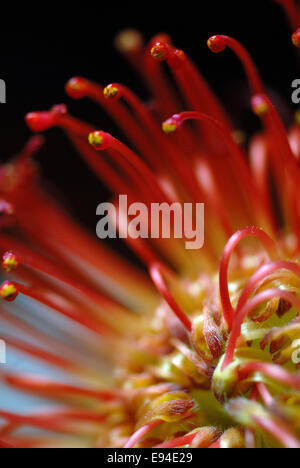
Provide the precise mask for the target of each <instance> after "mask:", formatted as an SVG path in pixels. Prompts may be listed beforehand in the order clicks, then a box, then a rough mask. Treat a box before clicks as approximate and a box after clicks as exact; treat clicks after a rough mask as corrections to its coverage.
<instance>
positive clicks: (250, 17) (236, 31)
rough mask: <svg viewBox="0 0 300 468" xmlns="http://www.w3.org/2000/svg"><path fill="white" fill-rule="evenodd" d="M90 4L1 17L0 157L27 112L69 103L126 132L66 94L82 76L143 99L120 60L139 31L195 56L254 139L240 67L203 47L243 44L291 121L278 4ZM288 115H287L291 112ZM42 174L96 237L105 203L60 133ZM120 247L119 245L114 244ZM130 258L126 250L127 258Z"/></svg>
mask: <svg viewBox="0 0 300 468" xmlns="http://www.w3.org/2000/svg"><path fill="white" fill-rule="evenodd" d="M124 4H125V2H122V6H120V5H118V4H117V3H116V2H110V3H108V2H107V3H105V4H104V3H103V2H98V3H97V4H94V3H89V2H84V3H83V2H78V3H73V2H72V3H63V2H61V3H60V4H55V3H52V2H51V4H49V5H47V4H40V5H39V6H36V5H34V6H31V5H30V4H28V2H26V5H25V6H24V5H23V4H22V6H20V5H13V8H11V10H12V11H8V12H7V13H4V12H2V13H1V16H2V21H1V31H0V57H1V64H0V78H1V79H4V80H5V81H6V84H7V104H6V105H0V121H1V132H0V138H1V150H0V152H1V153H0V158H1V161H7V160H8V159H9V158H10V157H11V156H12V155H14V154H15V153H16V152H17V151H18V150H19V149H20V148H21V147H22V145H23V144H24V143H25V142H26V140H27V138H28V137H29V136H30V132H29V130H28V129H27V128H26V125H25V123H24V115H25V114H26V113H27V112H29V111H35V110H45V109H48V108H49V107H50V106H52V105H53V104H58V103H62V102H64V103H66V104H67V106H68V108H69V111H70V113H71V114H73V115H74V116H76V117H79V118H82V119H83V120H86V121H89V122H91V123H93V124H94V125H96V126H97V127H98V128H99V129H103V130H107V131H109V132H111V133H112V134H114V135H115V136H121V135H120V134H119V132H118V130H117V127H116V126H115V125H114V124H113V123H112V122H111V121H110V120H109V119H108V118H107V117H106V115H105V113H104V111H102V110H101V109H99V108H97V107H96V105H95V104H93V103H91V102H88V101H85V100H83V101H72V100H71V99H69V98H68V97H67V96H66V95H65V93H64V85H65V83H66V81H67V80H68V79H69V78H70V77H72V76H76V75H80V76H84V77H87V78H89V79H91V80H94V81H98V82H99V83H101V84H108V83H110V82H113V81H117V82H122V83H124V84H126V85H127V86H129V87H130V88H132V89H133V90H135V92H136V93H137V94H138V95H139V96H140V97H141V98H143V99H144V100H147V99H149V95H148V93H147V90H146V89H145V87H144V86H143V83H141V82H140V80H139V78H138V77H137V75H136V74H135V72H134V71H133V70H132V69H131V68H130V66H129V65H128V64H127V62H126V61H125V60H124V58H123V57H122V56H121V55H120V54H119V53H118V52H117V51H116V49H115V47H114V39H115V36H116V34H117V33H118V32H119V31H120V30H122V29H125V28H136V29H138V30H140V31H141V32H142V33H143V34H144V36H145V39H146V40H149V39H150V38H151V36H153V35H154V34H156V33H158V32H162V31H163V32H167V33H169V34H170V35H171V36H172V38H173V41H174V44H175V45H176V47H178V48H181V49H183V50H185V52H186V53H187V54H189V55H190V56H191V57H192V59H193V60H194V61H195V63H196V64H197V65H198V67H199V69H200V70H201V71H202V73H203V75H204V76H205V77H206V79H207V80H208V82H209V83H210V84H211V86H212V88H213V89H214V90H215V92H216V93H217V95H218V96H219V97H220V99H221V100H222V102H223V103H224V106H225V108H226V109H227V111H228V114H229V115H230V117H231V118H232V120H233V121H234V123H235V125H236V127H237V129H239V130H245V131H247V132H248V133H252V132H254V131H255V130H256V128H258V121H257V120H256V118H255V117H253V115H252V113H251V111H250V109H249V96H250V95H249V90H248V87H247V81H246V79H245V76H244V73H243V70H242V68H241V65H240V63H239V62H238V60H237V59H236V57H235V56H234V55H233V53H231V52H230V51H227V52H225V53H223V54H219V55H218V56H216V55H214V54H212V53H211V52H210V51H209V50H208V48H207V47H206V40H207V39H208V37H209V36H211V35H213V34H228V35H231V36H233V37H235V38H237V39H239V40H240V41H241V42H242V43H243V44H244V45H245V46H246V47H247V49H248V50H249V52H250V53H251V54H252V56H253V58H254V59H255V61H256V63H257V65H258V68H259V70H260V72H261V74H262V76H263V79H264V81H265V83H266V84H267V86H268V87H269V88H270V89H272V92H274V93H276V94H277V95H278V96H280V98H279V97H278V102H279V103H280V109H281V112H282V115H283V117H284V119H285V120H286V121H287V122H288V120H290V119H291V118H292V115H293V111H295V110H296V108H295V107H296V106H295V105H293V104H292V103H291V82H292V81H293V80H294V79H295V78H298V77H299V73H298V72H299V70H298V66H297V56H296V55H297V52H296V50H295V48H293V46H292V45H291V40H290V29H289V25H288V23H287V21H286V18H285V16H284V13H283V10H282V9H281V7H280V6H279V5H278V4H276V3H275V2H274V1H272V0H251V1H246V0H244V1H236V0H235V1H234V0H231V1H230V0H226V1H222V0H220V1H214V2H209V1H206V2H205V1H199V2H193V3H192V2H183V3H180V4H179V5H178V6H177V5H176V3H172V2H156V3H154V2H142V3H139V4H138V6H136V5H135V3H134V2H131V3H129V2H126V5H124ZM286 109H288V110H286ZM37 159H38V162H39V164H40V166H41V170H42V172H43V174H44V175H45V176H46V178H47V180H49V181H50V182H51V183H52V185H53V186H54V187H55V189H56V190H57V191H58V192H59V193H61V199H62V200H63V203H64V204H65V205H66V207H67V209H68V210H69V211H70V212H72V213H73V214H74V216H76V218H77V219H79V220H80V221H81V222H82V223H83V224H85V225H86V226H87V227H88V229H90V230H91V231H92V232H95V226H96V215H95V209H96V206H97V205H98V203H100V202H101V201H103V200H104V199H107V197H109V192H108V191H107V190H106V188H105V187H104V186H101V184H100V183H99V181H98V180H97V179H96V177H95V176H94V175H93V174H92V173H91V172H90V171H89V169H88V167H87V166H86V165H85V164H84V163H83V162H82V160H81V159H80V157H79V156H78V155H77V154H76V152H75V151H74V149H73V148H72V147H71V145H70V144H69V142H68V141H67V139H66V138H65V136H64V135H63V133H62V132H61V131H60V130H58V129H54V130H51V131H49V132H47V134H46V145H45V148H44V149H43V150H42V152H41V153H40V154H39V156H38V158H37ZM114 247H115V248H117V249H120V250H123V251H124V252H125V254H128V252H127V251H126V248H125V247H124V246H123V245H122V246H119V245H116V244H115V245H114ZM128 255H129V254H128Z"/></svg>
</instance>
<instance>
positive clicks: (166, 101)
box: [0, 0, 300, 448]
mask: <svg viewBox="0 0 300 468" xmlns="http://www.w3.org/2000/svg"><path fill="white" fill-rule="evenodd" d="M280 3H282V4H283V6H284V7H285V8H286V11H287V13H288V15H289V16H290V19H291V22H292V25H293V28H294V30H295V29H296V28H297V26H298V19H299V15H298V12H297V9H296V7H294V4H293V3H292V2H290V1H288V0H286V1H281V2H280ZM298 36H299V31H297V32H296V33H294V35H293V43H294V44H295V45H296V46H299V43H300V41H299V40H298V39H299V37H298ZM117 44H118V47H119V49H120V50H121V51H122V52H123V53H124V54H125V55H126V56H127V58H128V59H129V60H130V61H131V62H132V63H133V64H134V66H135V67H136V69H137V70H138V72H139V73H140V74H141V75H142V76H143V78H145V79H146V81H147V83H148V85H149V87H150V89H151V91H152V94H153V97H154V99H153V103H152V104H151V106H150V107H149V106H145V105H144V104H142V103H141V102H140V100H139V99H138V98H137V97H136V95H135V94H134V93H133V92H132V91H130V90H129V89H127V88H126V87H125V86H124V85H121V84H118V83H113V84H110V85H108V86H106V87H104V88H101V87H100V86H99V85H97V84H94V83H91V82H90V81H87V80H86V79H84V78H79V77H76V78H73V79H71V80H70V81H69V82H68V83H67V85H66V91H67V93H68V95H69V96H71V97H73V98H75V99H81V98H84V97H86V98H90V99H92V100H94V101H96V102H97V103H99V104H100V105H101V106H102V107H104V108H105V109H106V110H107V112H109V113H110V114H111V116H112V117H113V118H114V119H115V120H116V122H117V124H118V125H119V126H120V127H121V129H122V130H123V132H124V137H125V138H126V140H127V141H128V146H127V145H125V144H124V143H122V142H120V141H119V140H117V139H115V138H114V137H113V136H112V135H110V134H109V133H106V132H104V131H103V130H97V129H96V128H92V127H91V126H90V125H88V124H86V123H83V122H81V121H79V120H76V119H74V118H73V117H71V116H70V115H69V114H68V112H67V109H66V107H65V106H64V105H59V106H55V107H54V108H52V109H51V110H50V111H47V112H34V113H31V114H28V115H27V117H26V121H27V123H28V125H29V127H30V128H31V129H32V130H33V131H35V132H41V131H44V130H47V129H48V128H51V127H53V126H59V127H61V128H63V129H64V131H65V132H66V134H67V135H68V137H69V138H70V139H71V141H72V142H73V144H74V145H75V147H76V148H77V149H78V151H79V153H80V154H81V155H82V157H83V158H84V159H85V160H86V162H87V163H88V164H89V165H90V166H91V167H92V168H93V169H94V171H95V173H96V174H97V175H98V176H99V178H100V179H101V180H102V181H103V182H104V183H105V184H107V185H108V187H109V188H110V189H111V190H112V192H113V193H114V194H115V196H117V195H118V194H127V195H128V198H129V200H130V201H132V202H133V201H143V202H144V203H146V204H147V205H148V204H150V203H151V202H159V203H163V202H168V203H170V202H173V201H181V202H185V201H189V202H190V201H192V202H199V201H201V202H205V204H206V225H205V230H206V242H205V246H204V248H203V249H201V250H200V251H187V250H186V249H185V248H184V242H183V241H182V240H179V239H170V240H163V239H152V240H145V239H132V238H129V239H126V241H127V242H128V243H129V245H130V247H131V248H132V249H133V251H134V252H135V253H136V254H137V255H138V256H139V257H140V258H141V260H142V261H143V262H144V264H145V266H146V267H147V270H148V273H149V275H148V276H147V275H146V274H145V273H144V272H143V271H140V270H138V268H136V267H135V266H132V265H129V264H127V262H125V261H124V260H122V259H121V258H118V256H116V255H115V254H114V253H113V252H112V251H110V250H108V249H107V248H106V247H105V246H102V245H101V244H100V243H99V241H96V240H95V239H94V238H93V237H92V236H90V235H89V234H87V233H86V232H85V231H84V230H83V229H82V228H81V227H79V226H78V225H77V224H76V223H75V222H74V221H73V220H72V219H70V217H69V216H68V214H66V213H65V212H64V210H63V209H62V208H61V205H60V204H59V202H58V201H55V200H54V199H53V198H52V197H51V196H50V195H49V194H48V193H47V192H46V190H45V189H44V186H43V182H42V180H41V177H40V176H39V174H38V171H37V168H36V165H35V164H34V162H33V155H34V154H35V152H36V151H37V150H38V149H39V147H40V145H41V144H42V138H41V137H40V136H37V137H33V139H32V140H30V142H29V144H28V145H27V147H26V148H25V149H24V151H23V152H22V153H21V154H20V155H19V156H18V157H16V158H15V160H14V161H12V163H11V164H9V165H6V166H2V168H1V172H0V177H1V203H0V207H1V223H2V226H1V227H2V229H1V234H0V246H1V249H2V253H3V264H2V265H3V268H4V270H5V271H6V272H7V274H8V275H9V277H8V278H6V280H5V282H4V283H3V284H2V287H1V290H0V294H1V296H2V298H3V299H5V300H7V301H8V302H13V301H14V302H13V304H8V305H7V306H6V304H5V302H3V306H2V307H1V322H2V323H3V324H4V325H5V326H3V327H2V329H3V331H4V332H3V333H2V336H1V337H2V338H3V339H4V340H5V342H6V343H7V345H8V347H9V349H14V350H16V351H18V352H21V353H23V354H24V355H27V356H30V357H31V358H32V359H33V360H34V361H35V362H40V363H42V364H44V365H45V371H44V375H41V368H40V367H38V368H37V370H35V373H33V372H32V370H31V371H30V372H29V371H28V370H27V366H26V365H25V364H24V361H21V362H22V363H21V364H20V363H19V364H17V365H16V366H12V368H11V367H10V366H9V365H8V366H1V381H2V385H3V387H5V388H7V393H4V395H6V397H2V399H1V401H2V403H1V410H0V418H1V421H2V425H1V429H0V446H1V447H59V446H63V447H77V446H80V447H160V448H163V447H164V448H175V447H194V448H197V447H202V448H207V447H214V448H223V447H231V448H235V447H277V446H278V447H281V446H283V447H298V448H299V447H300V374H299V372H298V371H299V364H295V363H294V362H293V359H292V356H293V353H294V352H295V349H294V347H293V343H294V340H295V339H297V338H299V337H300V321H299V312H300V299H299V293H300V286H299V285H300V266H299V254H300V210H299V203H298V196H297V194H298V187H299V184H300V169H299V158H300V149H299V148H300V130H299V123H298V124H295V125H294V126H293V127H292V128H291V129H290V130H289V132H287V131H286V129H285V128H284V126H283V124H282V123H281V120H280V117H279V115H278V113H277V111H276V109H275V107H274V106H273V104H272V103H271V101H270V99H269V98H268V97H267V94H266V91H265V88H264V85H263V84H262V82H261V79H260V76H259V74H258V72H257V70H256V68H255V65H254V64H253V62H252V59H251V58H250V56H249V55H248V53H247V52H246V50H245V49H244V48H243V46H242V45H241V44H240V43H239V42H237V41H236V40H234V39H232V38H231V37H228V36H220V35H219V36H213V37H211V38H210V39H209V41H208V46H209V48H210V49H211V50H212V51H213V52H216V53H218V52H221V51H222V50H224V49H225V48H226V47H227V48H230V49H232V50H233V51H234V52H235V53H236V54H237V55H238V57H239V58H240V59H241V61H242V64H243V65H244V68H245V71H246V74H247V76H248V79H249V83H250V86H251V90H252V95H253V97H252V108H253V111H254V112H255V113H256V114H257V115H258V116H259V117H260V118H261V121H262V131H261V132H260V133H259V134H258V135H256V136H255V137H254V138H252V140H251V142H250V144H249V151H248V154H246V153H245V148H244V146H243V143H242V142H241V140H240V138H238V136H239V133H238V132H236V131H235V129H234V128H233V127H232V124H231V122H230V118H228V117H227V115H226V113H225V112H224V111H223V109H222V107H221V106H220V104H219V102H218V100H217V99H216V98H215V96H214V95H213V94H212V92H211V90H210V88H209V87H208V85H207V84H206V82H205V81H204V79H203V78H202V76H201V75H200V73H199V72H198V70H197V69H196V67H195V66H194V64H193V63H192V62H191V61H190V59H189V58H188V57H187V56H186V55H185V53H184V52H183V51H181V50H178V49H176V48H175V47H174V46H173V44H172V42H171V40H170V38H169V37H168V36H167V35H165V34H160V35H158V36H156V37H154V38H153V39H152V40H151V41H150V43H149V44H148V45H147V46H146V47H144V45H143V41H142V38H141V36H140V35H139V34H138V33H137V32H135V31H127V32H124V33H122V34H121V35H120V36H119V37H118V40H117ZM163 62H165V63H166V64H167V66H168V68H169V70H170V72H171V73H166V70H165V66H164V64H163ZM171 76H172V78H171ZM186 108H188V109H190V110H189V111H184V109H186ZM186 121H189V122H186ZM161 122H163V124H162V128H163V131H162V129H161ZM97 151H100V152H103V153H101V154H98V153H97ZM54 157H55V155H54ZM57 163H58V165H59V164H60V168H61V170H63V162H62V163H60V161H58V162H57ZM66 177H71V172H70V171H68V172H67V173H66ZM271 187H272V190H271ZM274 198H275V199H276V200H277V203H276V204H277V205H278V206H279V208H276V209H275V208H274V206H273V200H274ZM114 200H115V203H116V205H117V202H116V200H117V198H114ZM278 211H280V215H281V218H282V220H283V222H282V223H279V222H278V219H277V216H276V212H278ZM245 226H246V227H245ZM118 228H119V231H120V233H122V229H123V226H122V225H120V226H118ZM245 238H247V241H248V242H246V241H244V242H242V243H241V244H240V242H241V241H242V240H243V239H245ZM252 241H253V242H252ZM224 246H225V247H224ZM151 280H152V281H151ZM53 369H55V370H56V371H57V373H53ZM8 388H10V390H8ZM11 389H17V390H18V391H19V392H21V393H22V394H27V393H28V394H32V395H35V396H36V399H37V401H35V406H34V409H33V410H30V409H27V410H26V411H24V408H22V410H20V411H17V410H16V406H17V405H16V403H15V402H13V405H10V406H12V409H10V408H8V407H7V405H5V399H8V395H9V393H8V392H11V391H12V390H11ZM41 398H43V400H40V399H41ZM45 401H47V402H48V406H47V407H45ZM37 402H38V403H39V404H40V407H39V408H38V409H36V406H37ZM50 403H51V404H50Z"/></svg>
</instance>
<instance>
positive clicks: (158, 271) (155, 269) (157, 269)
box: [149, 264, 192, 333]
mask: <svg viewBox="0 0 300 468" xmlns="http://www.w3.org/2000/svg"><path fill="white" fill-rule="evenodd" d="M162 270H163V271H164V272H165V273H168V272H167V271H166V268H165V267H163V266H162V265H159V264H152V265H150V270H149V272H150V275H151V278H152V280H153V282H154V284H155V285H156V287H157V289H158V290H159V292H160V293H161V295H162V296H163V298H164V299H165V301H166V302H167V304H168V305H169V306H170V308H171V309H172V311H173V312H174V314H175V315H176V316H177V318H178V319H179V320H180V321H181V323H182V324H183V325H184V327H185V328H186V329H187V331H188V332H189V333H190V332H191V331H192V323H191V321H190V319H189V318H188V317H187V316H186V315H185V313H184V312H183V311H182V310H181V309H180V307H179V306H178V304H177V303H176V302H175V300H174V298H173V297H172V295H171V293H170V291H169V289H168V287H167V285H166V282H165V280H164V276H163V271H162Z"/></svg>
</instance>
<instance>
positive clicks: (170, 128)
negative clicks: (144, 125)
mask: <svg viewBox="0 0 300 468" xmlns="http://www.w3.org/2000/svg"><path fill="white" fill-rule="evenodd" d="M178 127H179V121H178V119H177V118H176V115H173V117H171V118H169V119H167V120H165V121H164V122H163V123H162V129H163V131H164V133H166V134H167V135H170V134H172V133H175V132H176V130H177V129H178Z"/></svg>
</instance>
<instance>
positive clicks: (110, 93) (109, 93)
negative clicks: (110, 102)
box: [103, 84, 120, 99]
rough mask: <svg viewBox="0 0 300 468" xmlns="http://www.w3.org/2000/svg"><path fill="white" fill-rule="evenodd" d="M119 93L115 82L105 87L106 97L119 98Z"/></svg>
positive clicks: (104, 93)
mask: <svg viewBox="0 0 300 468" xmlns="http://www.w3.org/2000/svg"><path fill="white" fill-rule="evenodd" d="M119 94H120V90H119V88H118V87H117V86H115V85H113V84H109V85H108V86H106V87H105V88H104V89H103V95H104V97H105V98H106V99H117V98H118V97H119Z"/></svg>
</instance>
